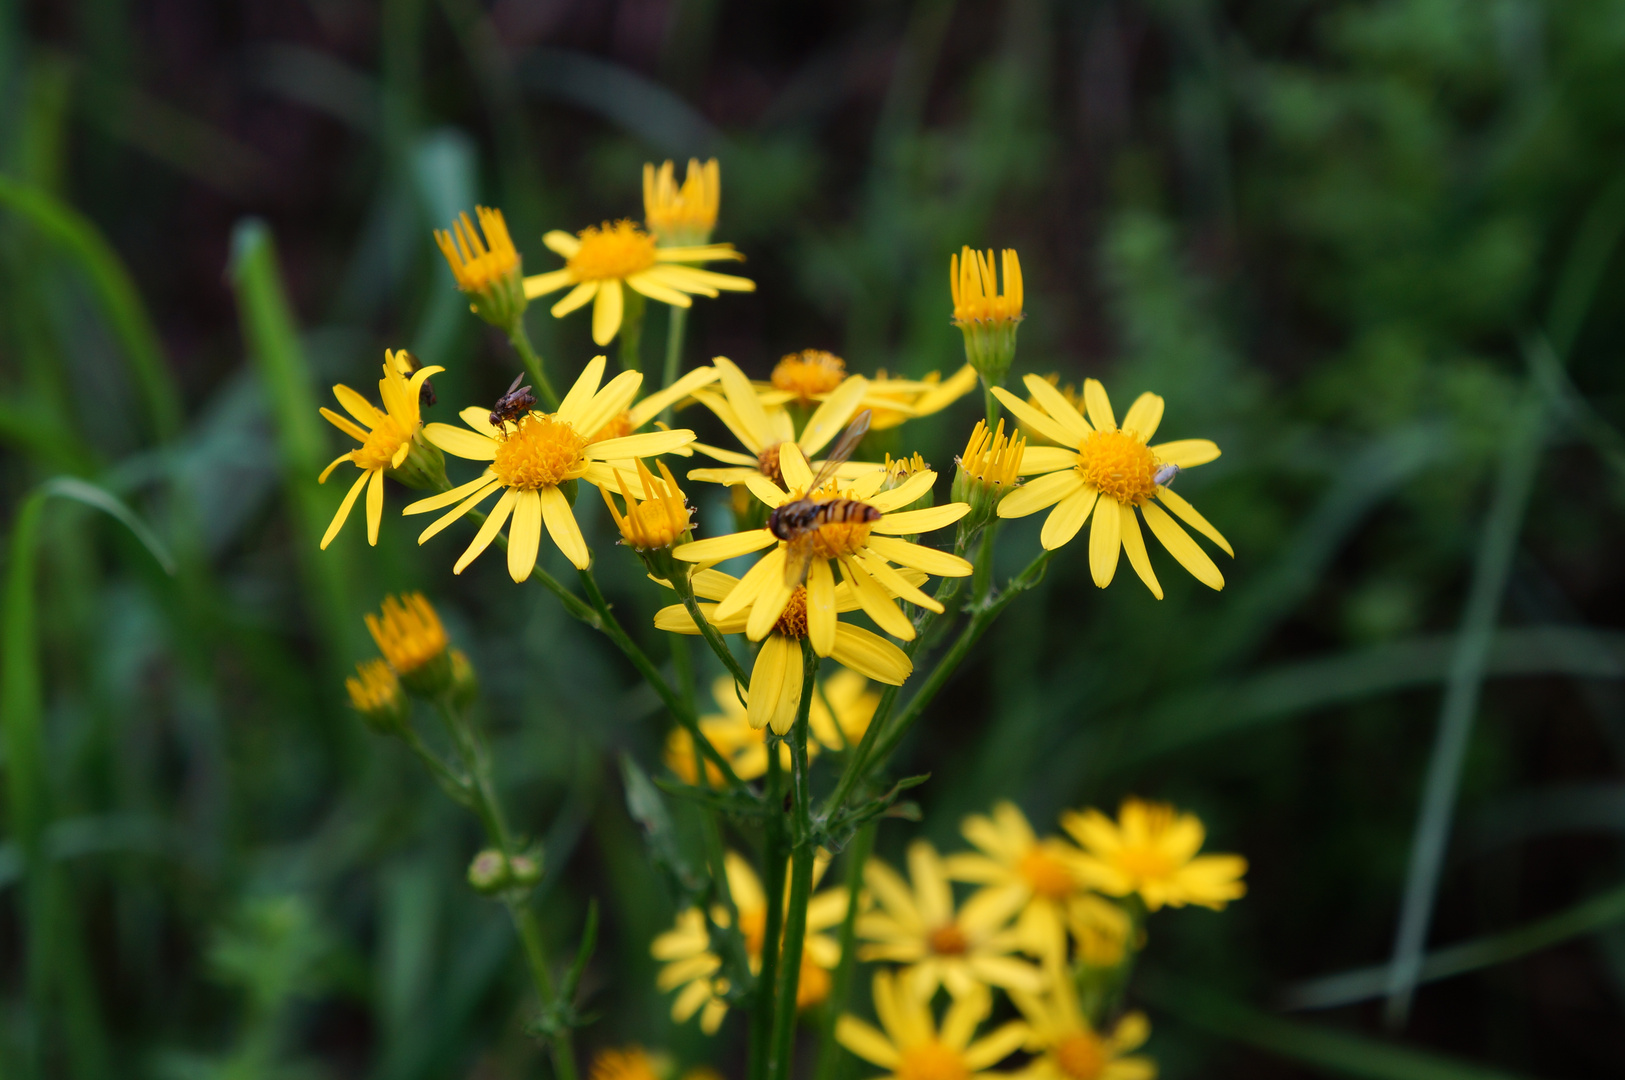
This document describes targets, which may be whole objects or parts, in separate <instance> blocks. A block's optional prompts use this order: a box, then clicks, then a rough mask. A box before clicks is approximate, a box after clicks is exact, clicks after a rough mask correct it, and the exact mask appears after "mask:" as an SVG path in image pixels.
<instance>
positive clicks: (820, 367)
mask: <svg viewBox="0 0 1625 1080" xmlns="http://www.w3.org/2000/svg"><path fill="white" fill-rule="evenodd" d="M771 378H772V383H773V389H775V390H783V391H785V392H786V393H790V394H794V395H796V397H798V398H800V399H801V400H802V401H811V400H812V399H813V398H814V397H815V396H816V395H819V394H827V393H829V392H830V391H832V390H834V389H835V388H836V387H837V386H840V385H841V383H842V381H844V380H845V379H846V361H845V360H842V359H841V358H840V357H839V356H836V355H835V354H834V353H829V352H825V351H824V350H822V349H803V350H801V351H800V352H798V353H790V354H788V355H787V356H785V357H784V358H783V359H782V360H780V361H779V362H778V363H777V364H776V365H774V367H773V375H772V377H771Z"/></svg>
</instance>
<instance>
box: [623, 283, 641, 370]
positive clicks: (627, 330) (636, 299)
mask: <svg viewBox="0 0 1625 1080" xmlns="http://www.w3.org/2000/svg"><path fill="white" fill-rule="evenodd" d="M621 297H622V299H621V304H622V307H621V351H620V357H621V367H622V368H624V369H625V370H627V371H642V370H643V311H644V307H645V304H644V301H643V294H642V293H640V292H638V291H637V290H636V289H632V288H628V287H627V286H625V285H622V286H621Z"/></svg>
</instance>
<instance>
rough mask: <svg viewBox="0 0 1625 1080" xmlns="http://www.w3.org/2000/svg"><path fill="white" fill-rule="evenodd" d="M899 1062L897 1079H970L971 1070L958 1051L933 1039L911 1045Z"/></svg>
mask: <svg viewBox="0 0 1625 1080" xmlns="http://www.w3.org/2000/svg"><path fill="white" fill-rule="evenodd" d="M902 1058H903V1060H902V1061H900V1062H898V1063H897V1080H968V1078H969V1077H970V1070H969V1069H967V1068H966V1067H965V1060H964V1058H962V1057H961V1056H960V1055H959V1054H958V1053H956V1052H954V1051H953V1050H950V1049H948V1048H947V1047H946V1046H943V1045H942V1044H941V1043H939V1042H937V1041H936V1040H935V1039H932V1040H931V1041H930V1042H925V1043H920V1044H918V1045H916V1046H910V1047H908V1048H907V1049H905V1050H903V1052H902Z"/></svg>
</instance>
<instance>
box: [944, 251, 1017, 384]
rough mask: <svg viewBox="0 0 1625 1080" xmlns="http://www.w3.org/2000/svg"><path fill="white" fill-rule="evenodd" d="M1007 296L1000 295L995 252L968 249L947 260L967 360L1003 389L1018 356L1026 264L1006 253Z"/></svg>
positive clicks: (956, 322) (990, 382)
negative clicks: (1023, 266)
mask: <svg viewBox="0 0 1625 1080" xmlns="http://www.w3.org/2000/svg"><path fill="white" fill-rule="evenodd" d="M1003 263H1004V293H1003V295H1000V293H999V280H998V274H997V273H996V272H995V270H994V265H993V252H992V251H987V252H985V253H984V252H980V251H973V250H971V249H970V248H969V247H966V248H965V249H964V250H963V252H962V253H961V254H959V255H950V256H949V257H948V284H949V287H950V289H951V290H952V292H953V297H954V325H955V326H957V327H959V329H960V331H961V332H962V333H963V334H964V335H965V359H966V360H968V361H970V365H971V366H972V367H974V368H975V369H976V370H977V372H978V373H980V375H981V376H982V380H983V381H984V382H985V383H986V384H987V385H988V386H1000V385H1002V384H1003V383H1004V377H1005V375H1006V374H1007V373H1008V372H1009V370H1010V364H1011V362H1012V361H1013V360H1015V358H1016V328H1017V327H1019V326H1020V325H1021V320H1022V317H1023V316H1022V310H1021V309H1022V302H1023V299H1024V296H1023V290H1022V285H1021V260H1019V259H1018V258H1017V257H1016V253H1015V251H1014V250H1013V249H1011V248H1005V249H1004V258H1003Z"/></svg>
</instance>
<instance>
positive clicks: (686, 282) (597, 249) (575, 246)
mask: <svg viewBox="0 0 1625 1080" xmlns="http://www.w3.org/2000/svg"><path fill="white" fill-rule="evenodd" d="M542 243H543V244H546V245H547V247H548V249H549V250H551V251H553V252H554V253H555V254H558V255H561V256H563V258H564V260H565V264H564V266H563V267H562V268H561V269H558V270H551V271H549V272H548V273H545V274H535V275H533V276H531V277H528V278H526V279H525V295H526V296H527V297H529V298H530V299H532V300H535V299H536V298H537V297H541V296H546V295H548V294H549V293H554V292H558V291H559V290H560V289H562V288H564V287H565V286H567V285H573V286H575V287H574V288H573V289H571V290H570V291H569V292H568V293H566V294H565V296H564V299H562V300H560V301H559V302H558V303H556V304H554V305H553V309H552V311H553V317H554V318H558V319H562V318H564V316H566V315H568V314H570V312H572V311H575V310H576V309H577V308H580V307H583V306H585V305H586V304H587V303H589V302H591V303H592V305H593V308H592V339H593V341H595V342H597V343H598V344H599V345H600V346H603V345H608V344H609V343H610V342H611V341H613V340H614V339H615V335H616V334H617V333H619V332H620V329H621V314H622V312H623V310H624V307H625V302H626V298H625V293H624V292H623V291H622V290H623V287H624V288H628V289H632V290H634V291H636V292H638V293H641V294H642V295H644V296H647V297H648V298H649V299H651V300H658V301H660V302H661V303H662V304H670V305H672V306H673V307H684V308H686V307H688V306H689V305H691V304H692V303H693V300H691V299H690V297H691V296H716V295H717V294H718V291H719V290H721V291H726V292H755V291H756V283H755V282H753V281H751V280H750V279H748V278H742V277H735V276H734V275H732V274H718V273H716V272H714V271H711V270H702V269H700V268H699V267H696V266H689V265H685V264H688V263H701V262H712V261H714V260H716V259H743V258H744V256H743V255H741V254H740V253H739V252H737V251H735V250H734V248H733V245H732V244H708V245H704V246H699V247H660V246H659V245H657V244H656V243H655V238H654V237H653V236H651V235H649V234H648V233H646V232H644V231H643V230H642V229H640V228H638V227H637V226H636V225H635V224H633V223H632V222H630V221H625V220H622V221H616V222H608V221H606V222H604V223H603V225H602V226H596V225H590V226H588V227H587V228H585V229H582V230H581V231H580V232H579V233H576V234H575V235H574V236H572V235H570V234H569V233H567V232H562V231H560V230H557V229H555V230H553V231H552V232H550V233H548V234H547V235H546V236H543V237H542Z"/></svg>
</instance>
